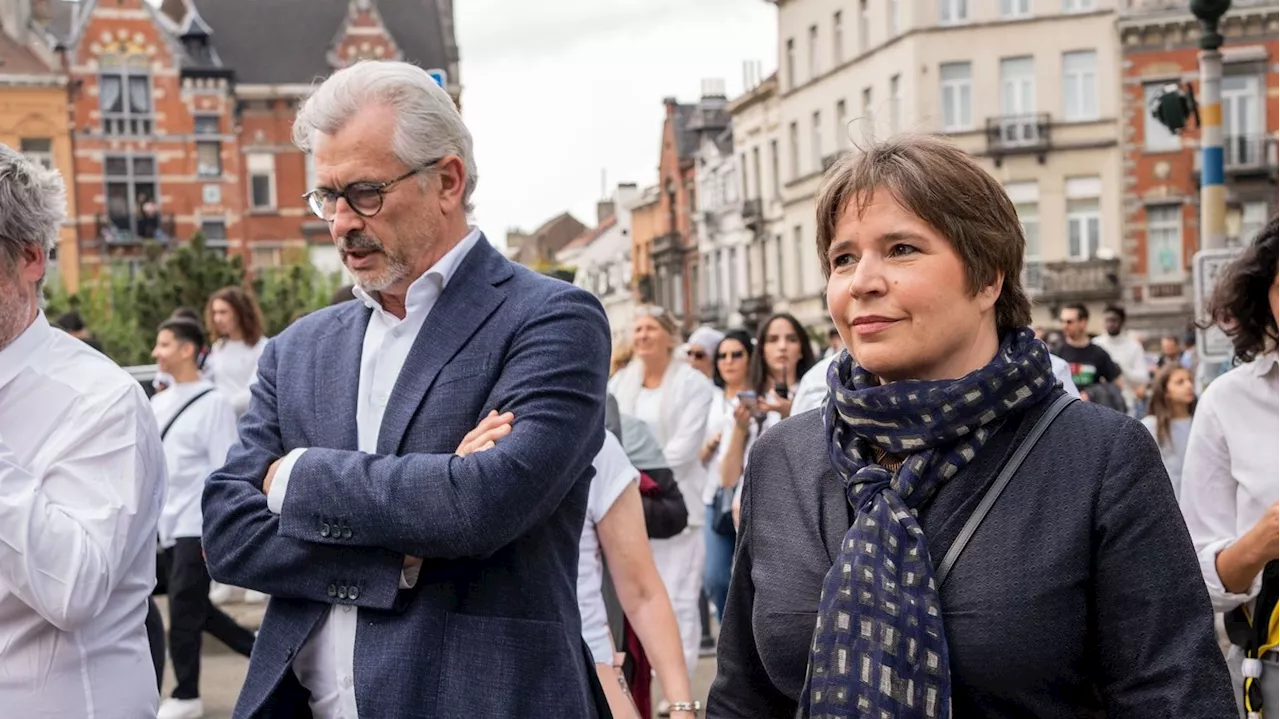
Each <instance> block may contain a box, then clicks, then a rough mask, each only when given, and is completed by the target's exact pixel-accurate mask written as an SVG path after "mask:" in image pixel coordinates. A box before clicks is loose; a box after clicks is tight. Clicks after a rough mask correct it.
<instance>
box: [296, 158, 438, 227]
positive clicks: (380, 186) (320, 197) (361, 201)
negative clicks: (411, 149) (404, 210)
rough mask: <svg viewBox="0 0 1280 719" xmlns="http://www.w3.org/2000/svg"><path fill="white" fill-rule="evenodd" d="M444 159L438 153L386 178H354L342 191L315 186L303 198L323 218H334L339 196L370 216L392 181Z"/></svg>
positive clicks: (361, 214) (416, 172) (352, 208)
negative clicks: (376, 179) (427, 160)
mask: <svg viewBox="0 0 1280 719" xmlns="http://www.w3.org/2000/svg"><path fill="white" fill-rule="evenodd" d="M443 159H444V158H443V157H437V158H436V159H434V160H432V161H430V162H428V163H426V164H424V165H420V166H418V167H415V168H414V169H412V170H409V171H408V172H406V173H404V174H403V175H401V176H399V177H396V178H392V179H390V180H387V181H386V182H354V183H352V184H350V185H347V186H346V187H344V188H342V190H341V191H339V190H332V189H329V188H327V187H318V188H316V189H314V190H312V191H310V192H308V193H307V194H305V195H303V196H302V199H304V200H306V201H307V207H310V208H311V211H312V212H314V213H316V217H319V218H320V219H322V220H324V221H325V222H333V218H334V217H336V216H337V215H338V199H339V198H342V199H344V200H346V201H347V206H349V207H350V208H351V211H352V212H355V213H356V214H357V215H360V216H361V217H364V218H369V217H373V216H374V215H376V214H378V213H379V212H381V211H382V200H383V195H385V194H386V193H387V191H388V190H390V189H391V187H392V185H395V184H396V183H397V182H400V181H401V180H407V179H409V178H410V177H413V176H414V175H416V174H418V173H420V172H424V171H426V170H429V169H431V168H432V167H434V166H435V165H436V164H437V163H439V162H440V161H441V160H443Z"/></svg>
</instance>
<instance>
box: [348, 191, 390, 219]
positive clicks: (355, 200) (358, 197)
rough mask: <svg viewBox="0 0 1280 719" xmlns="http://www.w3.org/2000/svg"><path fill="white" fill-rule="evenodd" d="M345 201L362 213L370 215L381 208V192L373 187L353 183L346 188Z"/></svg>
mask: <svg viewBox="0 0 1280 719" xmlns="http://www.w3.org/2000/svg"><path fill="white" fill-rule="evenodd" d="M347 202H350V203H351V207H352V209H354V210H355V211H356V212H359V213H360V214H362V215H372V214H375V213H376V212H377V211H378V210H380V209H382V194H381V193H379V192H378V190H377V189H376V188H373V187H363V186H360V185H353V186H351V187H348V188H347Z"/></svg>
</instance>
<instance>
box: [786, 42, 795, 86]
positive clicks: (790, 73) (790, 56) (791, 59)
mask: <svg viewBox="0 0 1280 719" xmlns="http://www.w3.org/2000/svg"><path fill="white" fill-rule="evenodd" d="M795 86H796V41H795V38H790V37H789V38H787V87H789V88H790V87H795Z"/></svg>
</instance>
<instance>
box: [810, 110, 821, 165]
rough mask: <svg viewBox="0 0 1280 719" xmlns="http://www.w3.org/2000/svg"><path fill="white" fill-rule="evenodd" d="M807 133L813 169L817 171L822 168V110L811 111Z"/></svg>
mask: <svg viewBox="0 0 1280 719" xmlns="http://www.w3.org/2000/svg"><path fill="white" fill-rule="evenodd" d="M810 130H811V132H810V134H809V142H810V145H811V146H810V148H809V149H810V150H811V151H812V160H813V171H814V172H817V171H819V170H821V169H822V111H821V110H814V111H813V125H812V126H811V128H810Z"/></svg>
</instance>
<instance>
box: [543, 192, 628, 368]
mask: <svg viewBox="0 0 1280 719" xmlns="http://www.w3.org/2000/svg"><path fill="white" fill-rule="evenodd" d="M639 199H640V192H639V190H637V189H636V186H635V185H634V184H620V185H618V187H617V189H616V190H615V191H614V193H613V197H611V198H610V199H609V200H607V201H605V202H602V203H601V205H600V207H599V208H598V210H599V211H598V213H597V215H598V218H599V226H597V227H596V228H595V229H594V230H591V231H589V234H587V235H584V236H583V237H582V238H579V239H580V240H582V241H581V242H579V241H578V240H574V241H573V242H570V243H569V244H568V245H566V246H565V247H564V249H562V250H561V251H560V252H559V253H557V254H556V261H557V263H559V264H561V265H564V266H569V267H574V268H576V271H575V272H574V277H573V283H574V284H575V285H577V286H578V287H581V288H583V289H585V290H587V291H588V292H590V293H591V294H593V295H595V296H596V297H599V298H600V302H601V304H603V305H604V310H605V314H606V315H607V316H608V318H609V330H610V333H611V334H612V335H613V341H614V343H615V344H617V343H618V342H619V340H622V339H625V338H626V336H627V332H629V330H630V327H631V319H632V314H633V312H634V308H635V302H634V300H633V295H632V291H631V207H632V206H633V205H634V204H635V203H636V202H637V201H638V200H639Z"/></svg>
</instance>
